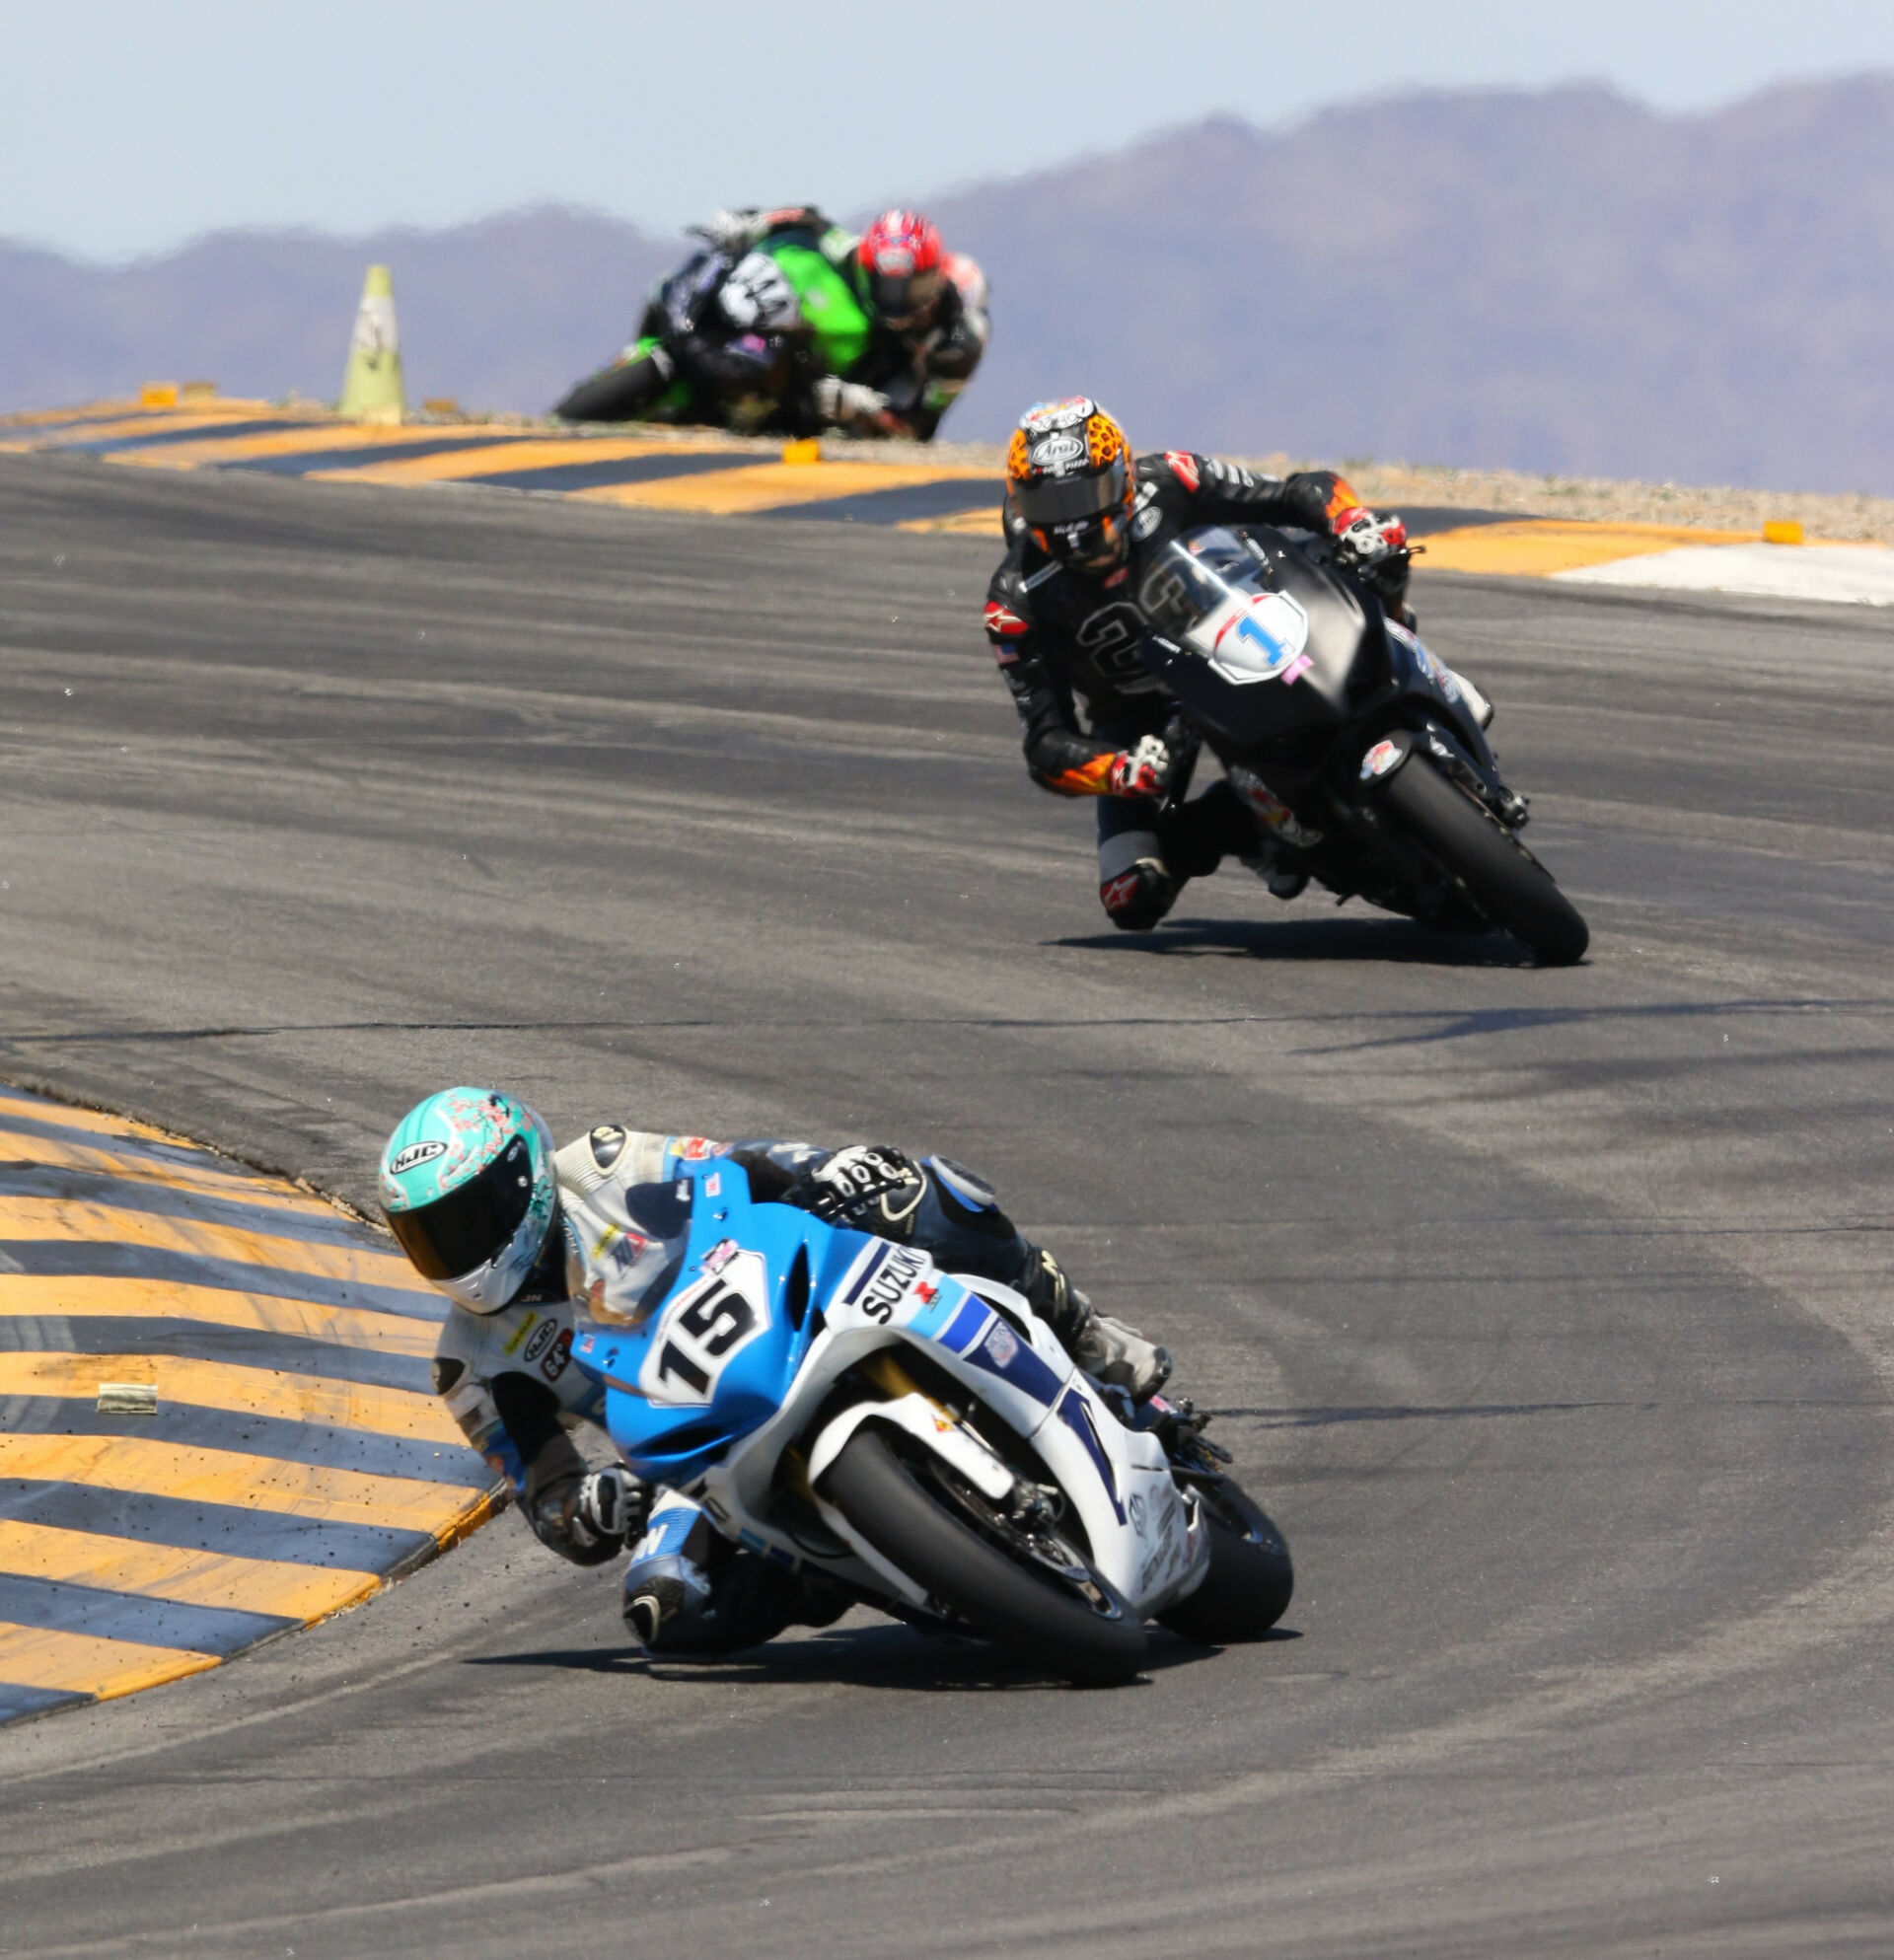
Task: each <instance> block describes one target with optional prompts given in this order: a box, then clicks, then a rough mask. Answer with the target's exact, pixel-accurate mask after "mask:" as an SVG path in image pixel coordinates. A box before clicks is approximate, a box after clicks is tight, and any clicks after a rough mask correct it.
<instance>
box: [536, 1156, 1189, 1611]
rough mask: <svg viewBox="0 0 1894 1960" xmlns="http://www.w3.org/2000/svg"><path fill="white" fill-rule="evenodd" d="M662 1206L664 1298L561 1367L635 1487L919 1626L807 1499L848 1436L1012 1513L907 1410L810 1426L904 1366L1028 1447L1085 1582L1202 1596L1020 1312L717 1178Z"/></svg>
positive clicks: (993, 1475) (912, 1587)
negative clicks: (643, 1483)
mask: <svg viewBox="0 0 1894 1960" xmlns="http://www.w3.org/2000/svg"><path fill="white" fill-rule="evenodd" d="M677 1190H678V1195H679V1197H680V1198H681V1199H683V1200H688V1204H689V1211H690V1228H689V1233H688V1237H687V1240H686V1243H685V1245H684V1248H683V1256H682V1265H681V1267H680V1270H679V1271H678V1275H677V1277H676V1279H675V1281H674V1282H673V1283H672V1284H671V1285H670V1287H669V1288H668V1289H667V1290H666V1291H665V1292H664V1294H663V1296H662V1298H660V1299H657V1300H654V1301H651V1302H650V1303H649V1305H648V1307H647V1306H645V1305H644V1304H642V1303H641V1304H640V1306H639V1308H638V1310H637V1312H636V1314H635V1316H634V1317H632V1318H629V1319H627V1320H625V1321H624V1322H622V1323H619V1322H613V1323H609V1324H608V1323H605V1322H600V1323H596V1324H587V1325H586V1326H585V1327H583V1328H582V1330H581V1332H580V1334H579V1336H578V1338H577V1340H576V1341H575V1342H574V1343H573V1348H572V1359H573V1361H574V1362H575V1363H577V1364H578V1365H579V1366H580V1367H582V1368H584V1369H585V1371H586V1372H587V1373H588V1374H589V1375H591V1376H593V1377H594V1378H595V1379H596V1380H598V1381H599V1382H600V1383H601V1384H602V1385H603V1386H604V1389H605V1421H606V1426H607V1428H608V1430H609V1431H610V1433H611V1435H612V1438H613V1440H614V1441H615V1442H616V1443H617V1444H618V1446H619V1450H620V1451H621V1452H622V1453H623V1455H624V1458H625V1461H626V1462H627V1463H628V1464H629V1465H630V1466H631V1468H632V1469H633V1470H634V1471H636V1472H637V1473H638V1475H639V1476H640V1477H643V1478H645V1479H646V1480H647V1481H649V1482H652V1483H656V1484H662V1485H666V1486H669V1487H670V1488H673V1489H678V1490H682V1491H684V1492H686V1493H687V1494H688V1495H690V1496H692V1497H693V1498H695V1499H696V1500H697V1501H698V1502H699V1503H701V1504H702V1506H703V1508H704V1509H705V1511H706V1512H707V1513H708V1514H709V1516H710V1518H711V1519H712V1521H713V1522H714V1523H715V1524H716V1525H717V1526H718V1528H719V1529H720V1530H722V1531H723V1532H724V1533H725V1535H726V1536H728V1537H729V1538H732V1539H734V1540H736V1541H737V1542H738V1543H740V1544H743V1545H746V1546H748V1547H750V1549H752V1550H753V1551H756V1552H758V1553H761V1554H762V1555H764V1556H765V1557H768V1558H772V1559H775V1560H777V1561H780V1562H784V1563H789V1564H800V1563H802V1562H804V1561H809V1562H813V1563H816V1564H820V1565H823V1566H827V1567H829V1568H831V1569H835V1570H838V1571H840V1572H842V1573H844V1574H846V1573H848V1572H849V1571H850V1569H851V1568H852V1569H853V1574H854V1576H855V1577H856V1578H857V1580H859V1581H863V1582H865V1583H866V1584H868V1585H869V1586H870V1588H871V1589H873V1590H878V1591H881V1592H883V1593H887V1592H889V1591H893V1592H895V1593H896V1594H898V1595H899V1596H900V1597H902V1598H905V1599H907V1600H908V1601H910V1602H911V1604H913V1605H915V1606H923V1605H925V1603H926V1599H925V1593H924V1591H923V1589H922V1588H921V1587H919V1586H918V1585H916V1584H915V1583H914V1582H912V1581H911V1580H909V1579H908V1578H907V1576H906V1575H905V1574H904V1573H902V1572H900V1571H899V1570H897V1569H896V1568H894V1567H893V1566H891V1565H890V1564H889V1563H888V1561H886V1560H884V1559H883V1558H881V1557H880V1556H879V1555H878V1554H876V1553H875V1552H874V1551H873V1550H872V1548H870V1547H869V1546H867V1545H866V1544H865V1543H863V1542H862V1541H861V1540H859V1539H858V1538H857V1537H856V1535H855V1534H854V1532H853V1531H852V1530H851V1528H850V1527H849V1526H848V1524H847V1523H846V1521H845V1520H844V1519H843V1518H842V1517H841V1516H840V1514H839V1513H838V1512H837V1511H835V1510H834V1509H833V1507H832V1506H830V1505H828V1504H826V1503H824V1502H823V1501H822V1498H821V1495H820V1487H821V1482H822V1475H823V1472H824V1471H825V1470H826V1469H827V1468H828V1467H829V1465H830V1464H832V1463H833V1462H834V1461H835V1459H836V1456H837V1455H838V1453H839V1451H840V1449H841V1447H842V1445H843V1443H845V1442H846V1441H847V1439H848V1437H849V1436H850V1435H851V1434H852V1433H853V1431H854V1429H855V1428H856V1427H858V1426H859V1425H860V1423H861V1422H863V1421H865V1420H878V1421H882V1422H886V1423H890V1424H892V1425H894V1426H897V1427H899V1428H901V1429H903V1430H905V1431H907V1432H908V1433H909V1434H910V1435H911V1437H912V1438H913V1439H914V1441H916V1442H917V1443H919V1444H920V1445H921V1446H923V1447H925V1448H928V1449H931V1450H933V1451H934V1452H935V1453H936V1454H938V1455H939V1456H940V1457H941V1458H942V1459H943V1460H944V1461H946V1462H948V1463H949V1464H951V1465H952V1467H953V1468H954V1469H955V1470H956V1471H957V1472H959V1473H960V1474H961V1475H962V1476H963V1477H965V1478H966V1479H967V1480H968V1481H969V1482H970V1483H971V1484H973V1486H974V1487H975V1488H979V1489H982V1490H983V1491H984V1492H985V1494H986V1495H987V1496H988V1497H990V1498H993V1499H995V1500H998V1499H1002V1498H1004V1497H1006V1496H1007V1495H1008V1494H1009V1493H1010V1492H1011V1491H1012V1489H1013V1488H1014V1485H1015V1482H1016V1477H1015V1473H1014V1471H1013V1470H1012V1468H1011V1467H1010V1466H1009V1465H1008V1464H1006V1463H1005V1462H1004V1461H1002V1459H1001V1458H1000V1457H999V1456H998V1454H997V1453H996V1452H995V1451H993V1450H992V1449H991V1448H990V1447H989V1446H988V1445H987V1444H986V1442H985V1441H984V1440H983V1438H982V1436H981V1435H980V1433H979V1429H978V1427H976V1426H975V1425H973V1424H970V1423H968V1422H964V1421H961V1420H959V1419H958V1418H957V1417H956V1416H954V1415H953V1413H952V1412H950V1411H948V1410H947V1409H945V1408H944V1407H942V1405H940V1404H939V1403H937V1402H935V1401H934V1400H933V1399H932V1398H930V1397H928V1396H926V1395H924V1394H920V1393H912V1394H905V1395H897V1396H894V1397H892V1398H891V1399H889V1400H885V1401H865V1402H864V1401H856V1402H852V1403H850V1404H849V1405H848V1406H847V1407H845V1408H844V1409H843V1410H842V1411H841V1412H840V1413H839V1414H836V1415H829V1416H820V1411H821V1409H822V1405H823V1403H824V1401H825V1399H827V1398H828V1396H829V1392H830V1390H831V1388H832V1387H833V1386H834V1385H835V1383H836V1381H837V1379H838V1377H839V1376H840V1375H842V1374H843V1373H844V1372H845V1371H846V1370H847V1369H849V1368H850V1367H852V1366H854V1365H855V1364H856V1363H858V1362H861V1361H863V1360H865V1359H867V1357H868V1356H870V1355H871V1354H873V1353H874V1352H875V1351H876V1350H878V1349H900V1348H903V1347H911V1348H917V1349H921V1350H923V1351H924V1352H925V1353H926V1354H927V1355H928V1356H929V1357H930V1359H931V1360H932V1361H933V1362H934V1363H935V1364H936V1365H938V1366H939V1367H941V1368H943V1369H945V1370H946V1371H947V1372H948V1373H949V1374H950V1375H952V1376H953V1377H954V1378H955V1379H956V1380H957V1381H958V1382H959V1383H961V1384H962V1385H963V1386H964V1387H965V1388H966V1390H967V1391H968V1392H969V1396H970V1398H971V1399H972V1400H974V1401H977V1402H978V1404H979V1405H980V1407H981V1409H982V1410H983V1412H984V1413H985V1416H986V1417H987V1418H988V1419H989V1420H990V1419H991V1418H996V1419H997V1420H998V1421H1000V1422H1003V1423H1004V1424H1005V1425H1006V1426H1007V1427H1008V1428H1010V1429H1012V1430H1013V1431H1015V1432H1016V1433H1017V1434H1018V1435H1020V1436H1022V1437H1024V1438H1025V1439H1026V1440H1027V1441H1028V1442H1029V1443H1031V1445H1032V1446H1033V1449H1034V1451H1035V1452H1036V1454H1037V1455H1038V1457H1039V1459H1040V1461H1041V1462H1042V1464H1043V1465H1044V1466H1045V1471H1046V1475H1047V1477H1048V1479H1049V1480H1050V1481H1052V1482H1054V1483H1056V1485H1057V1486H1058V1487H1059V1488H1060V1489H1061V1490H1062V1491H1063V1492H1064V1494H1065V1497H1066V1500H1067V1502H1068V1503H1069V1504H1070V1505H1071V1507H1072V1509H1073V1510H1074V1511H1075V1512H1076V1513H1077V1516H1078V1518H1079V1519H1080V1521H1081V1522H1082V1523H1083V1526H1084V1530H1085V1536H1086V1540H1087V1542H1088V1544H1089V1547H1090V1553H1091V1563H1092V1565H1093V1567H1094V1569H1095V1570H1096V1571H1097V1573H1098V1575H1099V1576H1100V1577H1101V1578H1103V1579H1105V1580H1106V1581H1107V1582H1108V1583H1109V1584H1110V1585H1111V1586H1112V1587H1113V1588H1114V1589H1115V1590H1116V1591H1117V1592H1118V1593H1119V1594H1121V1595H1122V1596H1123V1597H1124V1599H1125V1600H1126V1601H1127V1603H1128V1604H1129V1606H1130V1607H1131V1609H1132V1610H1133V1611H1134V1612H1136V1613H1137V1614H1139V1615H1140V1616H1142V1617H1146V1618H1148V1617H1150V1616H1152V1615H1154V1614H1156V1613H1158V1612H1161V1611H1162V1610H1163V1609H1164V1608H1165V1607H1166V1606H1168V1605H1170V1604H1172V1603H1173V1602H1174V1601H1175V1600H1177V1599H1179V1598H1181V1597H1183V1596H1184V1595H1185V1594H1186V1593H1188V1592H1190V1591H1191V1590H1192V1589H1193V1588H1194V1587H1195V1586H1196V1585H1197V1584H1198V1583H1199V1582H1200V1581H1201V1579H1202V1574H1203V1572H1204V1570H1205V1569H1206V1568H1207V1563H1208V1558H1209V1544H1208V1536H1207V1530H1206V1528H1205V1526H1204V1524H1203V1522H1202V1517H1201V1516H1200V1514H1199V1512H1198V1510H1197V1507H1196V1505H1195V1503H1190V1504H1186V1502H1185V1501H1184V1500H1183V1499H1182V1497H1181V1496H1180V1493H1179V1490H1178V1487H1177V1485H1176V1483H1175V1481H1174V1480H1173V1478H1172V1475H1171V1469H1170V1465H1169V1463H1168V1461H1167V1459H1166V1457H1165V1455H1164V1451H1163V1448H1162V1445H1161V1444H1160V1443H1159V1442H1158V1441H1157V1439H1156V1438H1155V1437H1154V1436H1152V1435H1150V1434H1148V1433H1147V1432H1144V1431H1142V1430H1132V1429H1128V1428H1126V1427H1125V1426H1124V1424H1122V1423H1121V1422H1120V1421H1119V1420H1118V1419H1117V1417H1116V1416H1114V1415H1113V1413H1112V1411H1111V1409H1110V1407H1109V1406H1108V1405H1107V1404H1106V1403H1105V1402H1104V1401H1103V1400H1102V1398H1101V1397H1100V1396H1099V1394H1098V1393H1097V1391H1096V1389H1095V1388H1094V1387H1093V1386H1092V1384H1091V1383H1090V1381H1089V1380H1088V1379H1087V1378H1086V1377H1085V1376H1084V1375H1083V1374H1082V1373H1081V1372H1080V1371H1079V1370H1077V1369H1076V1368H1074V1366H1073V1365H1072V1362H1071V1360H1070V1358H1069V1357H1068V1356H1067V1355H1066V1353H1065V1351H1064V1349H1063V1348H1062V1347H1061V1346H1060V1345H1059V1344H1058V1342H1057V1340H1056V1337H1055V1336H1054V1335H1053V1333H1052V1331H1051V1330H1050V1329H1049V1328H1047V1327H1045V1326H1044V1325H1043V1324H1042V1323H1041V1322H1040V1321H1039V1320H1038V1319H1037V1317H1036V1316H1034V1314H1033V1313H1032V1311H1031V1309H1030V1308H1029V1307H1028V1306H1027V1304H1026V1302H1025V1301H1024V1300H1023V1299H1022V1298H1021V1297H1020V1296H1019V1295H1018V1294H1015V1293H1013V1292H1011V1291H1010V1290H1009V1289H1007V1288H1005V1287H1001V1286H995V1285H993V1284H991V1282H988V1281H986V1280H979V1281H976V1282H972V1283H963V1282H962V1281H961V1280H959V1279H956V1278H954V1277H952V1276H951V1275H949V1274H947V1273H944V1272H942V1271H940V1270H938V1268H936V1267H935V1265H934V1263H933V1261H932V1260H931V1259H930V1258H928V1256H927V1255H926V1254H925V1253H921V1252H917V1251H915V1250H913V1249H912V1248H910V1247H904V1246H896V1245H893V1244H891V1243H889V1242H888V1241H887V1240H884V1239H877V1238H871V1237H869V1236H868V1235H866V1234H865V1233H860V1232H852V1231H844V1230H838V1229H837V1228H835V1227H833V1226H829V1225H825V1224H824V1223H823V1222H822V1221H821V1220H820V1219H817V1218H815V1217H812V1216H811V1215H810V1214H808V1213H807V1212H803V1211H799V1210H796V1209H794V1208H793V1207H791V1206H788V1205H783V1204H759V1203H754V1202H752V1200H751V1198H750V1187H749V1180H748V1178H747V1177H746V1176H745V1174H744V1172H743V1171H742V1169H741V1168H740V1167H739V1166H738V1165H736V1164H735V1163H733V1162H732V1161H730V1160H729V1159H728V1158H713V1159H710V1160H709V1161H707V1162H705V1163H702V1164H693V1165H690V1166H687V1167H685V1174H684V1176H683V1177H682V1178H681V1179H680V1181H679V1184H678V1187H677ZM975 1284H977V1285H978V1286H979V1287H980V1289H981V1290H980V1291H979V1292H976V1291H974V1290H973V1285H975ZM983 1295H985V1296H986V1297H983ZM993 1301H996V1302H999V1303H1000V1304H1001V1305H1003V1306H1004V1307H1005V1308H1006V1309H1007V1311H1006V1312H1004V1313H1002V1312H1000V1311H998V1310H997V1309H996V1307H995V1305H993V1304H991V1303H990V1302H993ZM792 1443H793V1444H799V1445H800V1446H801V1447H802V1448H803V1449H804V1450H805V1451H806V1453H807V1459H808V1461H807V1476H808V1481H809V1484H810V1486H811V1487H813V1488H814V1489H815V1493H816V1498H815V1501H816V1504H817V1508H818V1510H819V1511H820V1513H821V1515H822V1518H823V1521H824V1523H825V1524H826V1525H827V1526H828V1527H829V1530H830V1531H831V1532H832V1533H833V1534H834V1536H835V1538H836V1539H837V1540H838V1541H840V1545H841V1546H843V1547H845V1548H846V1551H845V1552H842V1553H840V1554H839V1556H836V1555H833V1554H832V1553H831V1552H830V1550H829V1548H828V1547H827V1546H817V1545H815V1544H812V1543H810V1542H808V1540H807V1536H806V1534H805V1536H804V1538H802V1539H798V1538H797V1537H796V1536H794V1535H792V1532H791V1531H790V1530H789V1529H788V1528H786V1527H785V1526H784V1525H783V1524H780V1523H777V1522H772V1519H771V1516H770V1513H771V1511H772V1509H773V1508H774V1503H773V1499H774V1497H775V1493H776V1486H777V1469H778V1465H779V1462H780V1459H781V1456H782V1453H783V1451H784V1450H785V1449H786V1448H787V1447H788V1446H789V1445H791V1444H792ZM864 1566H865V1567H866V1568H867V1569H866V1570H865V1571H864V1570H862V1569H861V1568H862V1567H864Z"/></svg>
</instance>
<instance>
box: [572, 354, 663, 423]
mask: <svg viewBox="0 0 1894 1960" xmlns="http://www.w3.org/2000/svg"><path fill="white" fill-rule="evenodd" d="M670 385H671V382H670V377H669V376H667V375H666V374H665V372H664V370H663V369H662V368H660V367H659V366H658V364H657V362H656V361H654V360H652V359H651V357H650V356H649V355H648V354H643V355H640V356H639V357H638V358H637V359H636V360H631V361H614V362H613V363H612V365H611V366H610V367H609V368H601V369H600V370H599V372H598V373H597V374H595V375H589V376H588V377H587V378H586V379H585V380H584V381H582V382H580V383H579V385H578V386H577V387H576V388H574V389H573V390H572V391H571V393H570V394H569V395H567V396H566V398H565V399H564V400H563V401H561V402H560V403H559V405H558V406H557V407H556V408H554V409H553V410H552V412H553V414H555V415H558V416H560V417H561V418H563V419H564V420H565V421H568V422H628V421H630V420H631V419H632V417H633V416H635V415H638V414H640V413H642V412H643V410H645V409H646V408H648V407H650V405H651V404H652V402H654V401H655V400H656V399H658V397H659V396H660V395H662V394H663V393H664V391H665V390H666V389H667V388H668V387H670Z"/></svg>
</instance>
